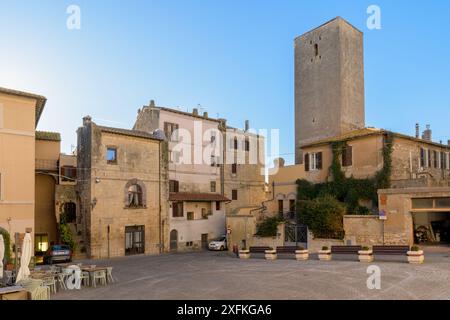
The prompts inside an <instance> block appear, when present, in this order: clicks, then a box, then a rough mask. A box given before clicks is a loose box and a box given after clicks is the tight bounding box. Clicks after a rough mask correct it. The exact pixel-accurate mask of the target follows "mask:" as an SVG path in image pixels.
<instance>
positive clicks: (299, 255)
mask: <svg viewBox="0 0 450 320" xmlns="http://www.w3.org/2000/svg"><path fill="white" fill-rule="evenodd" d="M308 258H309V251H308V250H307V249H305V248H303V247H301V246H300V247H298V248H297V250H295V259H297V260H298V261H302V260H308Z"/></svg>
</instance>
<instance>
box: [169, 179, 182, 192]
mask: <svg viewBox="0 0 450 320" xmlns="http://www.w3.org/2000/svg"><path fill="white" fill-rule="evenodd" d="M179 190H180V183H179V182H178V181H177V180H170V181H169V192H179Z"/></svg>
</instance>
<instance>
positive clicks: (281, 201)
mask: <svg viewBox="0 0 450 320" xmlns="http://www.w3.org/2000/svg"><path fill="white" fill-rule="evenodd" d="M283 207H284V206H283V200H278V213H283V212H284V208H283Z"/></svg>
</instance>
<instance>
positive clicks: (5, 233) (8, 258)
mask: <svg viewBox="0 0 450 320" xmlns="http://www.w3.org/2000/svg"><path fill="white" fill-rule="evenodd" d="M0 234H1V235H2V236H3V243H4V244H5V256H4V260H5V263H6V264H7V263H9V262H11V238H10V236H9V232H8V231H6V230H5V229H3V228H0Z"/></svg>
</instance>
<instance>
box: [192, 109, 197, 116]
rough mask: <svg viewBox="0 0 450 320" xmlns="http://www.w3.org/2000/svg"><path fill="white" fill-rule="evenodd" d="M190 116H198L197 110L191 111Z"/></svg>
mask: <svg viewBox="0 0 450 320" xmlns="http://www.w3.org/2000/svg"><path fill="white" fill-rule="evenodd" d="M192 114H193V115H194V116H198V109H197V108H194V109H192Z"/></svg>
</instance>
